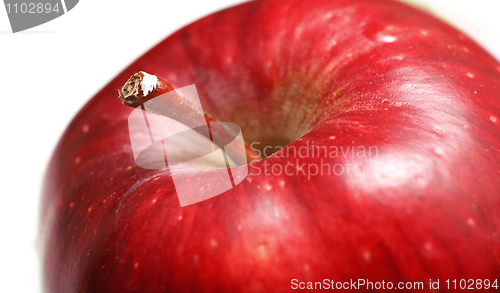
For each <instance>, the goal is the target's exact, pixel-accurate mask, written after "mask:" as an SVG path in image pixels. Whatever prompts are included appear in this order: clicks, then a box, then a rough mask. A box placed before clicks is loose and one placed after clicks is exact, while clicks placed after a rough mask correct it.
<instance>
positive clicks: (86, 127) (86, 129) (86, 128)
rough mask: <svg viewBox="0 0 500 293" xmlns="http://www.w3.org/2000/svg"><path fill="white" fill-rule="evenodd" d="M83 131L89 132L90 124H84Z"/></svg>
mask: <svg viewBox="0 0 500 293" xmlns="http://www.w3.org/2000/svg"><path fill="white" fill-rule="evenodd" d="M82 132H83V133H87V132H89V126H88V124H85V125H83V126H82Z"/></svg>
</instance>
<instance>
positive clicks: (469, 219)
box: [467, 217, 476, 226]
mask: <svg viewBox="0 0 500 293" xmlns="http://www.w3.org/2000/svg"><path fill="white" fill-rule="evenodd" d="M467 224H469V226H474V225H475V224H476V221H474V219H473V218H471V217H468V218H467Z"/></svg>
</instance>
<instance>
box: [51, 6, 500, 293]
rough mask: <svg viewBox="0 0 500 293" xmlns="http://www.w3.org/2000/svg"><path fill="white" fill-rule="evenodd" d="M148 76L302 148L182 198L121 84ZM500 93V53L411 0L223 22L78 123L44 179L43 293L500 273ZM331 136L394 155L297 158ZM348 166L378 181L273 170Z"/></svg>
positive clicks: (175, 46)
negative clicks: (155, 161) (216, 189)
mask: <svg viewBox="0 0 500 293" xmlns="http://www.w3.org/2000/svg"><path fill="white" fill-rule="evenodd" d="M140 70H144V71H146V72H149V73H152V74H156V75H158V76H161V77H163V78H165V79H166V80H168V81H169V82H170V83H171V84H172V85H173V86H174V87H176V88H178V87H182V86H187V85H191V84H195V85H196V87H197V89H198V92H199V94H200V98H201V100H202V104H203V107H204V109H205V110H206V111H207V112H209V113H211V114H212V115H213V116H215V117H217V118H219V119H220V120H221V121H230V122H234V123H236V124H238V125H239V126H240V127H241V129H242V133H243V136H244V138H245V139H246V140H247V141H248V142H249V143H250V142H260V143H261V144H260V147H261V148H262V147H263V146H273V147H275V146H285V145H287V147H286V148H284V149H283V150H281V151H279V152H277V153H275V154H274V155H273V156H270V157H268V158H266V159H265V160H261V161H258V162H253V163H252V164H250V165H249V167H250V168H249V172H250V175H249V176H248V178H247V179H246V180H244V181H243V182H242V183H241V184H239V185H238V186H236V187H235V188H234V189H232V190H229V191H227V192H225V193H223V194H221V195H219V196H216V197H214V198H212V199H209V200H206V201H203V202H200V203H198V204H194V205H190V206H187V207H183V208H181V207H180V205H179V201H178V198H177V196H176V192H175V189H174V186H173V182H172V179H171V176H170V173H169V171H168V170H145V169H141V168H139V167H137V166H136V165H135V163H134V159H133V156H132V150H131V146H130V139H129V132H128V129H127V118H128V115H129V113H130V112H131V109H130V108H127V107H125V106H123V105H121V104H120V101H119V99H117V92H116V91H117V89H118V88H120V86H121V85H122V84H123V83H124V82H125V81H126V80H127V79H128V77H130V76H131V75H132V74H134V73H135V72H137V71H140ZM499 91H500V64H499V63H498V62H497V61H496V60H495V59H494V58H492V57H491V56H490V55H489V54H488V53H487V52H485V51H484V50H483V49H482V48H480V47H479V46H478V45H477V44H476V43H474V42H473V41H472V40H470V39H469V38H468V37H466V36H464V35H463V34H462V33H460V32H459V31H457V30H456V29H454V28H452V27H450V26H449V25H447V24H445V23H443V22H442V21H440V20H438V19H436V18H435V17H433V16H431V15H429V14H427V13H425V12H422V11H419V10H418V9H415V8H412V7H409V6H407V5H406V4H402V3H398V2H392V1H364V0H355V1H352V0H351V1H341V0H314V1H302V0H288V1H281V0H277V1H253V2H248V3H244V4H242V5H239V6H235V7H232V8H229V9H227V10H224V11H221V12H218V13H215V14H212V15H210V16H207V17H205V18H203V19H201V20H199V21H197V22H195V23H193V24H191V25H189V26H187V27H185V28H183V29H181V30H180V31H178V32H176V33H175V34H173V35H172V36H170V37H169V38H167V39H166V40H164V41H163V42H161V43H160V44H158V45H157V46H156V47H154V48H153V49H152V50H151V51H149V52H148V53H146V54H145V55H144V56H143V57H141V58H139V59H138V60H137V61H135V62H134V63H133V64H132V65H130V66H129V67H128V68H127V69H125V70H124V71H123V72H122V73H121V74H119V75H118V76H117V77H116V78H115V79H113V80H112V81H111V82H110V83H109V84H108V85H107V86H106V87H104V88H103V89H102V90H101V91H100V92H99V93H97V95H96V96H95V97H94V98H93V99H92V100H91V101H90V102H89V103H88V104H87V105H86V106H85V107H84V108H83V109H82V110H81V111H80V112H79V113H78V115H77V116H76V117H75V118H74V120H73V121H72V123H71V124H70V125H69V127H68V129H67V130H66V132H65V133H64V135H63V137H62V139H61V141H60V142H59V144H58V146H57V148H56V150H55V152H54V155H53V157H52V159H51V162H50V165H49V168H48V170H47V173H46V177H45V183H44V188H43V198H42V219H41V230H42V233H41V240H42V241H41V243H42V252H43V274H44V276H43V279H44V284H43V287H44V290H45V291H46V292H65V293H68V292H270V291H277V292H278V291H279V292H281V291H288V290H290V286H291V280H292V279H297V280H299V281H304V282H305V281H319V282H322V281H323V279H329V280H333V281H342V282H345V281H349V280H350V279H358V278H362V279H369V280H370V281H373V282H376V281H378V282H381V281H385V282H388V281H392V282H399V281H404V282H406V281H423V282H424V284H425V288H426V289H425V290H423V292H425V291H428V290H429V288H428V281H429V279H433V280H436V279H440V284H441V287H440V288H441V290H444V291H446V290H445V289H443V287H444V286H445V285H444V282H445V280H446V279H462V278H464V279H483V280H484V279H489V280H494V279H499V278H500V237H499V233H500V140H499V138H500V130H499V124H498V123H499V122H500V116H499V113H500V111H499V106H500V100H499ZM313 143H314V145H315V147H318V146H327V147H330V146H345V147H347V146H356V147H360V146H361V147H362V146H364V147H366V148H368V147H369V146H376V147H377V149H378V155H377V156H370V157H366V156H365V157H359V156H354V157H350V156H347V157H345V156H340V158H330V157H322V158H317V157H314V158H313V157H311V156H308V157H307V158H301V157H299V156H296V157H293V156H292V157H290V156H289V157H284V156H283V153H284V151H285V150H286V149H287V148H291V147H294V148H296V149H298V148H299V147H300V146H309V148H312V147H311V146H312V145H313ZM280 154H281V155H280ZM321 159H322V160H323V161H322V162H321ZM347 161H349V162H350V163H351V164H362V165H363V166H364V167H365V169H364V173H363V174H362V175H349V174H347V172H345V173H343V174H342V175H340V176H336V175H331V176H328V175H323V176H319V175H318V176H310V175H311V174H310V173H308V175H309V177H310V178H308V175H306V174H304V173H303V172H302V171H300V172H297V174H295V173H294V175H293V176H287V175H285V174H281V175H265V174H264V172H265V169H264V168H266V167H265V166H264V164H268V166H267V168H268V170H270V169H269V168H270V166H275V165H281V166H286V164H287V163H288V162H290V163H292V164H293V165H294V168H295V167H297V166H296V165H297V163H298V165H302V164H306V165H305V166H306V167H307V166H310V165H312V164H318V165H320V164H321V163H323V164H331V165H334V164H346V162H347ZM304 168H305V167H304ZM302 170H303V169H302ZM258 171H262V172H261V174H260V175H256V173H258ZM306 171H307V170H306ZM268 172H270V171H268ZM325 173H326V172H325ZM193 192H200V191H199V188H198V187H196V186H193Z"/></svg>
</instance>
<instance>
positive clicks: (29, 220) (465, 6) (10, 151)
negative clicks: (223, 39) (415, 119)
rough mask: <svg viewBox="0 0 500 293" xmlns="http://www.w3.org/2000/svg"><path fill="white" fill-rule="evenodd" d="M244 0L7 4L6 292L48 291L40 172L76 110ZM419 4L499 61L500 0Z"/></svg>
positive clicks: (2, 166) (1, 126) (0, 194)
mask: <svg viewBox="0 0 500 293" xmlns="http://www.w3.org/2000/svg"><path fill="white" fill-rule="evenodd" d="M26 2H30V1H26ZM35 2H36V1H35ZM240 2H241V1H238V0H216V1H215V0H212V1H203V0H176V1H173V0H156V1H152V0H147V1H146V0H142V1H134V0H121V1H88V0H84V1H80V3H79V4H78V5H77V6H76V7H75V8H74V9H73V10H71V11H70V12H69V13H68V14H66V15H63V16H62V17H59V18H57V19H55V20H53V21H51V22H48V23H46V24H43V25H41V26H38V27H35V28H32V29H30V30H27V31H25V32H20V33H17V34H12V33H11V28H10V25H9V22H8V18H7V13H6V11H5V10H4V9H3V8H1V7H0V99H1V101H2V102H0V103H3V105H4V106H3V110H2V111H3V113H2V114H0V139H1V143H0V154H1V158H0V184H1V187H2V189H1V191H0V235H1V238H0V292H6V293H12V292H29V293H36V292H40V283H41V277H40V269H39V267H40V264H39V262H40V258H39V255H38V252H37V250H36V236H37V230H38V217H39V213H38V211H39V204H40V199H39V198H40V189H41V180H42V176H43V173H44V170H45V168H46V166H47V163H48V160H49V157H50V155H51V153H52V151H53V149H54V147H55V145H56V143H57V141H58V139H59V137H60V136H61V134H62V132H63V131H64V129H65V128H66V126H67V125H68V123H69V122H70V120H71V118H72V117H73V116H74V115H75V114H76V113H77V111H78V110H79V109H80V108H81V107H82V106H83V105H84V104H85V102H86V101H87V100H88V99H89V98H91V97H92V96H93V95H94V94H95V93H96V92H97V91H98V90H99V89H100V88H101V87H103V86H104V85H106V84H107V83H108V81H110V80H111V78H112V77H113V76H115V75H116V74H117V73H119V72H120V71H121V70H122V69H124V68H125V67H126V66H127V65H128V64H130V63H131V62H132V61H133V60H135V59H136V58H137V57H139V56H140V55H142V54H143V53H144V52H146V51H147V50H148V49H150V48H151V47H152V46H154V44H156V43H158V42H159V41H161V40H162V39H163V38H164V37H166V36H167V35H169V34H171V33H173V32H174V31H176V30H177V29H179V28H181V27H182V26H184V25H186V24H188V23H190V22H192V21H194V20H196V19H198V18H200V17H202V16H204V15H207V14H209V13H211V12H214V11H217V10H220V9H222V8H225V7H228V6H232V5H233V4H235V3H240ZM415 2H419V3H424V4H425V5H426V6H427V7H428V8H430V9H431V10H432V11H433V12H434V13H435V14H437V15H439V16H441V17H442V18H444V19H446V20H448V21H449V22H451V23H453V24H454V25H455V26H457V27H458V28H460V29H462V30H463V31H465V32H466V33H467V34H469V35H470V36H472V37H473V38H474V39H476V40H477V41H478V42H479V43H480V44H482V45H483V46H484V47H486V48H487V49H488V50H489V51H490V52H491V53H493V54H494V55H495V56H496V58H497V59H499V60H500V16H499V13H500V1H498V0H468V1H465V0H460V1H459V0H418V1H415ZM82 81H84V82H82ZM499 98H500V93H499Z"/></svg>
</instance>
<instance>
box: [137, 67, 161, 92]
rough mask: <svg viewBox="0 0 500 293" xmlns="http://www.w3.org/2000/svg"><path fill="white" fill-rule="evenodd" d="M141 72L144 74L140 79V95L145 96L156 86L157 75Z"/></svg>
mask: <svg viewBox="0 0 500 293" xmlns="http://www.w3.org/2000/svg"><path fill="white" fill-rule="evenodd" d="M141 73H142V74H143V75H144V76H143V78H142V81H141V89H142V95H143V96H146V95H148V94H149V93H150V92H152V91H153V90H155V89H156V87H157V86H158V77H156V75H152V74H149V73H146V72H144V71H141Z"/></svg>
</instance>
